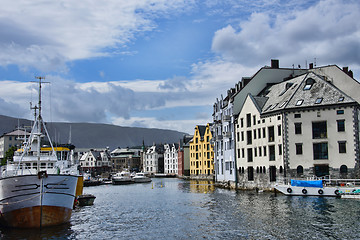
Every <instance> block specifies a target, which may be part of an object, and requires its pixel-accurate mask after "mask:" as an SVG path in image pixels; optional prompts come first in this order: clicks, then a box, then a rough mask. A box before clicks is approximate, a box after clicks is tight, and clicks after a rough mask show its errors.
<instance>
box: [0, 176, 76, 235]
mask: <svg viewBox="0 0 360 240" xmlns="http://www.w3.org/2000/svg"><path fill="white" fill-rule="evenodd" d="M77 181H78V178H77V176H74V175H45V176H43V177H41V178H39V177H38V175H20V176H14V177H7V178H2V179H0V186H1V188H0V211H1V216H0V222H1V224H2V225H4V226H9V227H21V228H34V227H35V228H36V227H45V226H52V225H58V224H62V223H65V222H68V221H69V220H70V217H71V212H72V209H73V204H74V200H75V191H76V185H77Z"/></svg>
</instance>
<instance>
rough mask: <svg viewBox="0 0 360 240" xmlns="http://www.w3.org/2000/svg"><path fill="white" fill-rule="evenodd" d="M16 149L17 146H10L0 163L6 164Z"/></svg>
mask: <svg viewBox="0 0 360 240" xmlns="http://www.w3.org/2000/svg"><path fill="white" fill-rule="evenodd" d="M16 150H17V147H15V146H12V147H10V148H9V150H7V151H6V153H5V156H4V158H3V159H2V160H1V165H2V166H3V165H6V163H7V161H8V160H10V161H11V160H12V159H13V157H14V152H15V151H16Z"/></svg>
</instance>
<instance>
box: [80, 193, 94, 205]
mask: <svg viewBox="0 0 360 240" xmlns="http://www.w3.org/2000/svg"><path fill="white" fill-rule="evenodd" d="M95 198H96V197H95V196H94V195H92V194H83V195H80V196H78V197H77V202H78V205H79V206H91V205H93V204H94V200H95Z"/></svg>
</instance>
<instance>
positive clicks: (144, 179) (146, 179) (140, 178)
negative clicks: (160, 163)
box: [133, 172, 151, 183]
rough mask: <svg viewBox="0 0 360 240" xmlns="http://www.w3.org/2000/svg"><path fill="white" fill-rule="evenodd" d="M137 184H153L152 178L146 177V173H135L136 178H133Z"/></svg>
mask: <svg viewBox="0 0 360 240" xmlns="http://www.w3.org/2000/svg"><path fill="white" fill-rule="evenodd" d="M133 179H134V182H135V183H148V182H151V178H149V177H147V176H145V174H144V173H142V172H139V173H135V176H134V177H133Z"/></svg>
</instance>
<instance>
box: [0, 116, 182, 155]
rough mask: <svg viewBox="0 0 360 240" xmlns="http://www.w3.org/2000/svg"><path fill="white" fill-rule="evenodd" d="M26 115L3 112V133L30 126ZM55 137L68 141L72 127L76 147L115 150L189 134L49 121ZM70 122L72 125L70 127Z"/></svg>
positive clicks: (172, 140) (176, 139)
mask: <svg viewBox="0 0 360 240" xmlns="http://www.w3.org/2000/svg"><path fill="white" fill-rule="evenodd" d="M31 124H32V122H31V121H30V120H27V119H17V118H12V117H7V116H3V115H0V135H3V134H4V133H8V132H11V131H13V130H16V129H17V126H18V125H20V126H31ZM46 126H47V129H48V132H49V134H50V137H51V139H52V141H54V142H58V143H68V142H69V135H70V128H71V143H72V144H74V145H75V146H76V148H105V147H109V148H110V150H113V149H115V148H117V147H121V148H125V147H133V146H141V145H142V142H143V140H144V143H145V145H146V146H149V145H152V144H153V143H177V142H179V140H180V139H181V138H182V137H183V136H184V135H185V134H186V133H182V132H178V131H172V130H164V129H155V128H138V127H121V126H116V125H111V124H98V123H61V122H51V123H47V124H46ZM70 126H71V127H70Z"/></svg>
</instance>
